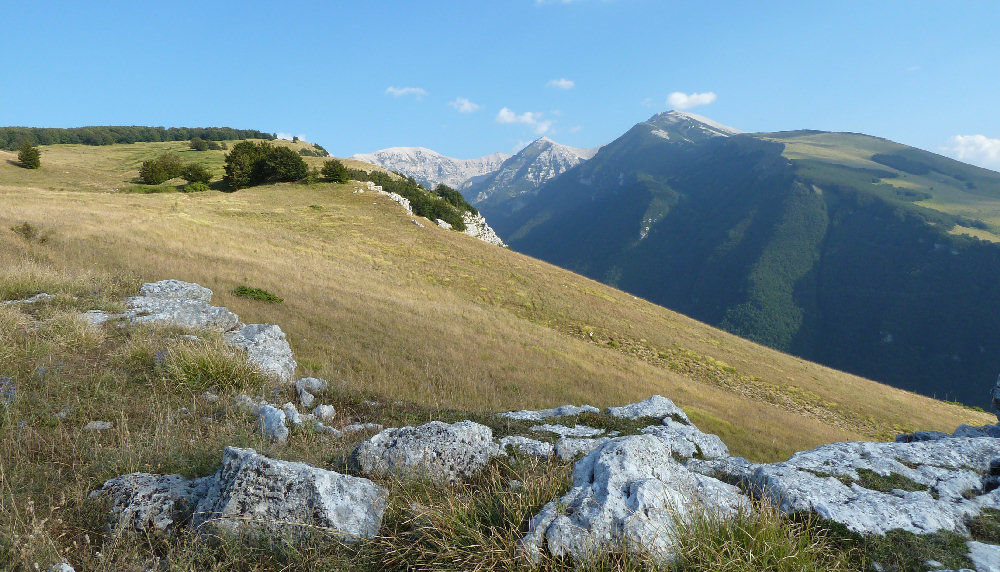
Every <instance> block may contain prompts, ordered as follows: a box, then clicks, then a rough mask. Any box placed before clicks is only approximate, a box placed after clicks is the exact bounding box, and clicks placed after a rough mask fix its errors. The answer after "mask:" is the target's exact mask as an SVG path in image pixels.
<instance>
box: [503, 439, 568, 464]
mask: <svg viewBox="0 0 1000 572" xmlns="http://www.w3.org/2000/svg"><path fill="white" fill-rule="evenodd" d="M508 447H510V448H512V449H516V450H517V451H518V452H519V453H522V454H524V455H528V456H529V457H536V458H539V459H548V458H549V457H551V456H552V455H553V454H555V447H554V446H553V445H552V443H546V442H544V441H538V440H535V439H530V438H528V437H522V436H520V435H509V436H507V437H504V438H502V439H500V449H501V450H503V451H506V450H507V448H508Z"/></svg>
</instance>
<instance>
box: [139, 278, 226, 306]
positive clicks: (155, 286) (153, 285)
mask: <svg viewBox="0 0 1000 572" xmlns="http://www.w3.org/2000/svg"><path fill="white" fill-rule="evenodd" d="M139 295H140V296H143V297H146V298H159V299H162V300H196V301H200V302H206V303H207V302H211V301H212V291H211V290H209V289H208V288H205V287H204V286H201V285H199V284H195V283H193V282H184V281H181V280H160V281H159V282H147V283H145V284H143V285H142V286H140V287H139Z"/></svg>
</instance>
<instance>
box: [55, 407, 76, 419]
mask: <svg viewBox="0 0 1000 572" xmlns="http://www.w3.org/2000/svg"><path fill="white" fill-rule="evenodd" d="M71 413H73V409H72V408H71V407H70V406H68V405H67V406H66V407H63V408H62V409H60V410H59V411H57V412H55V413H54V414H53V415H52V416H53V417H55V418H56V419H58V420H60V421H65V420H66V418H67V417H69V416H70V414H71Z"/></svg>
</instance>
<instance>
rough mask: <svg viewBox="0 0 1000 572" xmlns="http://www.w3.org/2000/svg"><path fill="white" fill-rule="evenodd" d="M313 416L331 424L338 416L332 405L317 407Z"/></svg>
mask: <svg viewBox="0 0 1000 572" xmlns="http://www.w3.org/2000/svg"><path fill="white" fill-rule="evenodd" d="M312 414H313V415H314V416H315V417H316V419H319V420H320V421H324V422H327V423H329V422H330V421H333V420H334V418H335V417H336V416H337V410H336V409H334V408H333V406H332V405H317V406H316V408H315V409H313V411H312Z"/></svg>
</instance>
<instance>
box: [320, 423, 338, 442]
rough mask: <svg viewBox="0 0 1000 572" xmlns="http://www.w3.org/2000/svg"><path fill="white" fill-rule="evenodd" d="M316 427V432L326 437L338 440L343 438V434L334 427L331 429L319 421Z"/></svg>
mask: <svg viewBox="0 0 1000 572" xmlns="http://www.w3.org/2000/svg"><path fill="white" fill-rule="evenodd" d="M315 427H316V432H317V433H322V434H324V435H329V436H331V437H336V438H338V439H339V438H340V437H341V436H343V433H341V432H340V431H338V430H337V429H334V428H333V427H330V426H329V425H324V424H323V423H321V422H319V421H317V422H316V424H315Z"/></svg>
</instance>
